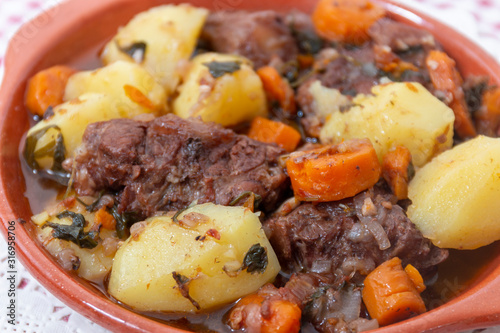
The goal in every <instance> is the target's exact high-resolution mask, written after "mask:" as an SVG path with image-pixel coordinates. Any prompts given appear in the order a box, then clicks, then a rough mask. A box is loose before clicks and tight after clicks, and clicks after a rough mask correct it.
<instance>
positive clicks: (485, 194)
mask: <svg viewBox="0 0 500 333" xmlns="http://www.w3.org/2000/svg"><path fill="white" fill-rule="evenodd" d="M408 197H409V198H410V199H411V201H412V204H411V206H410V207H409V208H408V216H409V217H410V219H411V220H412V221H413V223H415V224H416V226H417V227H418V229H420V231H422V234H423V235H424V236H425V237H427V238H429V239H431V240H432V242H433V243H434V244H435V245H437V246H439V247H443V248H456V249H475V248H478V247H480V246H484V245H487V244H490V243H492V242H494V241H496V240H499V239H500V212H499V211H498V207H499V206H500V139H493V138H488V137H484V136H479V137H477V138H475V139H472V140H470V141H467V142H465V143H462V144H460V145H458V146H455V147H454V148H453V149H451V150H449V151H446V152H444V153H442V154H441V155H439V156H437V157H436V158H434V159H433V160H432V161H431V162H429V163H428V164H427V165H426V166H424V167H423V168H422V169H420V170H418V171H417V173H416V175H415V178H414V179H413V180H412V181H411V182H410V186H409V191H408Z"/></svg>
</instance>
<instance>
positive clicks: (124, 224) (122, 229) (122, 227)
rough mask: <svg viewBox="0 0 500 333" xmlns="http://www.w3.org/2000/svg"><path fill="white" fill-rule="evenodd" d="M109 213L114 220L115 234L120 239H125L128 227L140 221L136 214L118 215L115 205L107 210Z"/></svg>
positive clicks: (124, 213) (125, 213)
mask: <svg viewBox="0 0 500 333" xmlns="http://www.w3.org/2000/svg"><path fill="white" fill-rule="evenodd" d="M109 213H110V214H111V215H113V217H114V218H115V221H116V234H117V236H118V238H120V239H125V238H127V237H128V235H129V229H130V226H132V224H134V223H135V222H138V221H139V220H140V218H139V217H138V216H137V213H136V212H123V213H121V214H120V213H118V207H117V205H116V204H115V205H114V206H113V207H112V208H111V209H110V210H109Z"/></svg>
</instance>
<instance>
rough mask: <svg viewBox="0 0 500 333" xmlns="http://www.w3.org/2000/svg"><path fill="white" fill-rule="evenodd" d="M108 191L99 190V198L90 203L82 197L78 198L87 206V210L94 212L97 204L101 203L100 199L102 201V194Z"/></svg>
mask: <svg viewBox="0 0 500 333" xmlns="http://www.w3.org/2000/svg"><path fill="white" fill-rule="evenodd" d="M105 192H106V191H104V190H102V191H101V192H99V196H98V197H97V199H96V200H95V201H94V202H92V203H91V204H90V205H87V204H86V203H85V202H83V201H82V200H81V199H80V198H78V197H76V200H77V201H78V202H79V203H81V204H82V205H84V206H85V210H86V211H87V212H90V213H93V212H94V211H95V210H96V208H97V205H98V204H99V201H101V198H102V196H103V195H104V193H105Z"/></svg>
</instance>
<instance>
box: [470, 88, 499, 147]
mask: <svg viewBox="0 0 500 333" xmlns="http://www.w3.org/2000/svg"><path fill="white" fill-rule="evenodd" d="M474 120H475V121H476V128H477V132H478V133H479V134H483V135H486V136H493V137H494V136H499V134H500V133H499V125H500V88H499V87H495V88H489V89H488V90H487V91H486V92H485V93H484V94H483V96H482V103H481V107H480V108H479V109H478V110H477V111H476V112H475V113H474Z"/></svg>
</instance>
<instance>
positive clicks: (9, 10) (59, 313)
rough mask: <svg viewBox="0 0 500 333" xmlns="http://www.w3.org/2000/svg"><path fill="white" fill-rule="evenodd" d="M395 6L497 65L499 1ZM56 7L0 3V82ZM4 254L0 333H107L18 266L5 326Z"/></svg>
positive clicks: (43, 1)
mask: <svg viewBox="0 0 500 333" xmlns="http://www.w3.org/2000/svg"><path fill="white" fill-rule="evenodd" d="M81 1H82V3H84V2H85V0H81ZM399 1H400V2H401V3H405V4H407V5H410V6H412V7H414V8H416V9H418V10H420V11H421V12H424V13H427V14H430V15H431V16H433V17H435V18H438V19H440V20H442V21H444V22H446V23H447V24H449V25H451V26H453V27H455V28H456V29H457V30H459V31H461V32H462V33H463V34H465V35H466V36H468V37H469V38H471V39H473V40H475V41H476V42H477V43H478V44H479V45H481V46H482V47H483V48H485V49H486V50H488V51H489V52H490V53H491V54H492V55H493V56H494V57H495V58H496V59H498V60H499V61H500V0H399ZM60 2H61V0H38V1H36V0H0V81H1V78H2V74H3V62H4V54H5V50H6V48H7V43H8V40H9V39H10V38H11V36H12V35H13V34H14V32H15V31H16V30H17V29H18V28H19V26H20V25H21V24H22V23H24V22H27V21H28V20H30V19H31V18H33V17H34V16H35V15H37V14H39V13H42V12H43V11H46V10H47V9H48V8H50V7H52V6H54V5H57V4H58V3H60ZM6 248H7V245H6V243H5V241H4V239H3V238H2V237H0V249H1V250H0V253H1V254H0V295H1V296H0V308H1V309H2V310H1V311H0V332H18V333H20V332H27V333H40V332H41V333H45V332H47V333H61V332H68V333H73V332H78V333H85V332H92V333H101V332H107V331H106V330H105V329H104V328H102V327H100V326H98V325H96V324H95V323H93V322H92V321H90V320H88V319H86V318H85V317H83V316H82V315H80V314H78V313H76V312H75V311H73V310H71V309H70V308H69V307H67V306H66V305H64V304H63V303H62V302H60V301H59V300H58V299H57V298H55V297H54V296H52V295H51V294H50V293H49V292H47V291H46V290H45V288H43V287H42V286H41V285H40V284H39V283H38V282H37V281H36V280H35V279H34V278H33V277H32V276H31V275H30V274H29V273H28V272H27V271H26V269H24V268H23V267H22V265H21V264H20V263H19V262H18V263H17V271H18V274H17V282H18V286H17V304H16V305H17V325H16V326H15V327H12V326H11V325H9V324H8V323H7V320H8V318H7V317H6V311H5V307H6V306H7V303H6V302H7V301H6V295H7V290H8V281H7V276H6V274H7V273H6V272H7V261H6V256H7V254H6V251H4V249H6ZM499 301H500V300H499ZM484 332H486V331H484ZM487 332H490V333H492V332H500V329H499V328H490V329H488V330H487Z"/></svg>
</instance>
